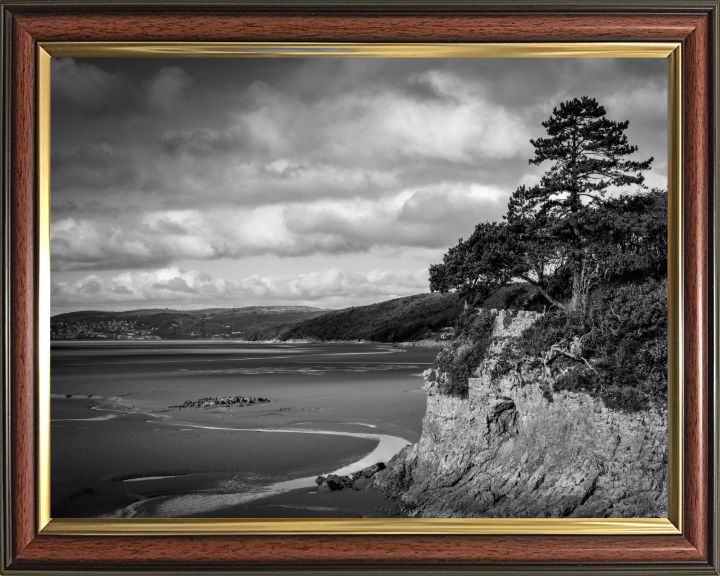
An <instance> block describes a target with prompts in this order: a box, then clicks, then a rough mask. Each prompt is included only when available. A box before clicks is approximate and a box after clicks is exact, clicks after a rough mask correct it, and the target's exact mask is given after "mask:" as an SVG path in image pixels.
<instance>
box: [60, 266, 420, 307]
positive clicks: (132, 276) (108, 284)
mask: <svg viewBox="0 0 720 576" xmlns="http://www.w3.org/2000/svg"><path fill="white" fill-rule="evenodd" d="M427 291H428V272H427V269H421V270H413V271H408V270H386V269H375V270H371V271H370V272H367V273H359V272H353V271H350V270H346V269H342V268H330V269H324V270H318V271H311V272H307V273H304V274H297V275H292V276H279V275H278V276H257V275H255V276H249V277H246V278H243V279H241V280H239V281H229V280H224V279H221V278H213V277H212V276H210V275H207V274H204V273H202V272H199V271H196V270H190V271H183V270H180V269H178V268H177V267H168V268H163V269H159V270H153V271H147V272H125V273H122V274H118V275H116V276H110V277H101V276H99V275H96V274H91V275H89V276H86V277H85V278H82V279H80V280H77V281H75V282H62V281H55V282H53V283H52V306H53V309H54V310H57V309H66V308H72V307H78V306H79V307H82V306H95V307H97V306H102V307H104V308H116V309H127V308H128V307H129V306H139V307H143V306H144V307H147V306H149V305H151V304H153V303H163V304H164V305H166V306H192V307H196V308H197V307H212V306H221V307H222V306H227V307H230V306H232V307H241V306H250V305H257V304H265V303H275V304H276V305H293V304H295V305H306V306H317V307H328V308H342V307H347V306H354V305H360V304H370V303H374V302H379V301H383V300H387V299H390V298H398V297H401V296H409V295H412V294H418V293H423V292H427Z"/></svg>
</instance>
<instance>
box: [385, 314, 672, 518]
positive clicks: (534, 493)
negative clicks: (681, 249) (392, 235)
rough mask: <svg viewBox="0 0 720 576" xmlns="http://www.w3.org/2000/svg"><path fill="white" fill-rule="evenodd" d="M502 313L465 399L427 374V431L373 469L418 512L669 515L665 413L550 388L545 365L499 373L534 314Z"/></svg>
mask: <svg viewBox="0 0 720 576" xmlns="http://www.w3.org/2000/svg"><path fill="white" fill-rule="evenodd" d="M537 316H538V315H537V314H536V313H532V312H511V311H505V310H502V311H500V312H497V317H496V321H495V326H494V328H493V334H492V337H493V343H492V345H491V347H490V350H489V351H488V354H487V356H486V358H485V360H484V361H483V362H482V364H481V365H480V367H479V368H478V369H477V370H476V377H475V378H471V379H470V382H469V390H468V397H467V398H459V397H453V396H446V395H443V394H440V393H439V392H438V386H437V384H436V382H437V380H438V378H441V377H442V375H438V374H434V373H432V371H431V370H428V371H426V372H425V380H426V386H425V389H426V391H427V413H426V415H425V418H424V420H423V431H422V436H421V438H420V441H419V442H418V443H417V444H415V445H413V446H408V447H406V448H404V449H403V450H402V451H401V452H400V453H399V454H398V455H396V456H395V458H393V460H391V461H390V462H389V463H388V468H387V469H386V470H384V471H382V472H380V473H378V474H376V475H375V477H374V478H373V485H374V486H375V487H377V488H379V489H380V490H382V491H383V492H384V493H386V494H387V495H389V496H392V497H395V498H398V501H399V509H400V511H399V513H402V514H403V515H409V516H414V517H441V518H447V517H514V518H533V517H636V518H639V517H666V516H667V421H666V413H660V412H659V411H644V412H633V413H629V412H628V413H625V412H618V411H614V410H610V409H608V408H606V407H605V406H604V405H603V402H602V400H600V399H597V398H593V397H591V396H589V395H588V394H585V393H581V392H577V393H575V392H568V391H552V382H550V383H549V384H548V382H547V378H545V379H544V378H543V374H542V373H541V371H540V370H539V369H534V370H533V369H529V368H527V367H523V366H518V368H517V370H515V371H514V372H512V373H510V374H507V375H505V376H500V377H493V375H492V369H493V367H494V365H495V363H496V361H497V357H498V354H499V352H500V351H501V350H502V348H503V347H504V346H507V345H508V344H509V343H510V342H511V341H512V339H513V338H516V337H517V336H519V335H520V334H521V333H522V331H523V330H525V329H526V328H527V327H529V326H530V325H531V324H532V323H533V322H534V321H535V320H536V319H537Z"/></svg>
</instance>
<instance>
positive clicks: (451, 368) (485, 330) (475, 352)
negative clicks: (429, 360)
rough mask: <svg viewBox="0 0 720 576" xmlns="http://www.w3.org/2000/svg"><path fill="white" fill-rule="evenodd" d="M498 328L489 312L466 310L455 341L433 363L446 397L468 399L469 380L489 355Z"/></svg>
mask: <svg viewBox="0 0 720 576" xmlns="http://www.w3.org/2000/svg"><path fill="white" fill-rule="evenodd" d="M494 325H495V315H494V314H491V313H490V312H489V311H487V310H480V311H475V310H466V311H464V312H463V313H462V314H461V315H460V318H459V319H458V323H457V328H456V336H455V340H454V341H453V343H452V344H451V345H450V346H448V347H447V348H444V349H443V350H441V351H440V353H439V354H438V355H437V357H436V358H435V363H434V364H433V368H434V369H435V374H437V376H438V378H439V381H438V388H439V391H440V392H441V393H442V394H447V395H449V396H458V397H460V398H466V397H467V395H468V378H470V377H472V375H473V371H474V370H475V369H476V368H477V367H478V366H480V363H481V362H482V361H483V360H484V359H485V356H486V355H487V351H488V349H489V348H490V342H491V335H492V331H493V326H494Z"/></svg>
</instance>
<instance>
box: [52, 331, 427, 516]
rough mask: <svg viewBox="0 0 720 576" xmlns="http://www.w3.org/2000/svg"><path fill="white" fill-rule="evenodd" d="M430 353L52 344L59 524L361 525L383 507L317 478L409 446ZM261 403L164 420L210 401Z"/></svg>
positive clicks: (379, 347) (374, 348)
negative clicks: (313, 520)
mask: <svg viewBox="0 0 720 576" xmlns="http://www.w3.org/2000/svg"><path fill="white" fill-rule="evenodd" d="M436 353H437V350H434V349H432V348H420V347H418V348H417V349H415V348H400V347H396V346H392V345H384V344H368V343H358V344H347V343H335V344H308V343H291V344H270V343H247V342H227V341H196V340H193V341H154V342H57V343H56V342H54V343H53V348H52V366H51V392H52V402H51V420H52V422H51V455H52V481H51V492H52V494H51V507H52V515H53V516H54V517H293V516H296V517H343V516H347V517H357V516H377V515H382V514H383V510H385V509H387V508H389V507H391V506H392V501H388V500H387V499H385V498H382V497H380V496H378V495H377V494H373V493H372V492H369V491H368V492H365V491H361V492H356V491H343V492H342V493H322V494H321V493H317V492H316V490H315V486H314V478H315V477H317V476H318V475H320V474H327V473H331V472H339V473H350V472H353V471H355V470H359V469H361V468H362V467H364V466H367V465H369V464H372V463H375V462H376V461H386V460H388V459H389V458H391V457H392V455H393V454H394V453H396V452H397V451H399V450H400V449H401V448H402V447H403V446H405V445H407V444H409V443H414V442H415V441H417V439H418V438H419V435H420V432H421V423H422V418H423V415H424V412H425V395H424V393H423V392H422V391H421V390H420V388H421V386H422V385H423V379H422V376H421V374H422V371H423V370H424V369H425V368H427V367H428V366H429V365H430V364H431V363H432V361H433V359H434V356H435V354H436ZM223 396H245V397H266V398H268V399H269V400H270V402H268V403H255V404H250V405H244V406H230V407H226V406H213V407H206V408H201V409H185V410H177V409H173V410H169V407H170V406H177V405H181V404H182V403H183V402H185V401H187V400H198V399H200V398H206V397H223Z"/></svg>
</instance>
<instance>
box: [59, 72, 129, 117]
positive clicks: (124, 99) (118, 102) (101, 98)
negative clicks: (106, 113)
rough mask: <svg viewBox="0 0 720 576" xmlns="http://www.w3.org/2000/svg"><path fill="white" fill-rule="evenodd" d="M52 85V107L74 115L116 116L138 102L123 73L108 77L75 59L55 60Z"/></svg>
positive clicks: (106, 73) (108, 75)
mask: <svg viewBox="0 0 720 576" xmlns="http://www.w3.org/2000/svg"><path fill="white" fill-rule="evenodd" d="M50 82H51V90H52V99H53V105H54V106H58V105H59V106H63V105H64V106H70V107H72V108H73V110H74V111H84V112H86V113H88V112H89V113H93V112H95V113H97V112H98V111H100V110H112V109H115V110H116V112H117V107H119V106H122V107H124V106H125V105H127V104H128V103H129V102H132V101H133V100H134V99H135V91H134V89H133V87H132V85H131V84H130V83H129V81H128V78H127V77H126V76H125V75H124V74H123V73H121V72H114V73H109V72H106V71H105V70H103V69H101V68H100V67H98V66H95V65H94V64H88V63H84V62H81V63H78V62H76V61H75V60H74V59H72V58H53V60H52V73H51V77H50Z"/></svg>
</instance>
